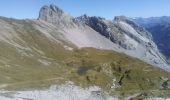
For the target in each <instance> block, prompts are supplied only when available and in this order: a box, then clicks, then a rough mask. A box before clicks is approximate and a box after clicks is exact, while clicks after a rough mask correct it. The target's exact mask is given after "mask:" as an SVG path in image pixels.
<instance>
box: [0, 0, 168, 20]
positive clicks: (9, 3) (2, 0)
mask: <svg viewBox="0 0 170 100" xmlns="http://www.w3.org/2000/svg"><path fill="white" fill-rule="evenodd" d="M49 4H55V5H56V6H58V7H59V8H61V9H63V10H64V11H66V12H68V13H70V14H71V15H72V16H74V17H76V16H80V15H83V14H87V15H89V16H101V17H105V18H106V19H113V18H114V16H120V15H124V16H127V17H145V18H146V17H159V16H170V0H0V16H4V17H12V18H17V19H26V18H29V19H36V18H37V17H38V14H39V10H40V8H41V7H42V6H43V5H49Z"/></svg>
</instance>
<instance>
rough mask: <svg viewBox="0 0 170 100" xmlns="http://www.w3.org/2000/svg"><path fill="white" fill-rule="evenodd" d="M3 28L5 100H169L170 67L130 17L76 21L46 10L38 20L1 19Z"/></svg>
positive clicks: (0, 79)
mask: <svg viewBox="0 0 170 100" xmlns="http://www.w3.org/2000/svg"><path fill="white" fill-rule="evenodd" d="M0 26H1V27H0V89H2V90H0V99H2V100H5V99H7V100H12V99H16V100H17V99H21V100H22V99H37V98H38V100H39V99H40V100H41V98H42V99H45V98H48V97H49V98H48V99H50V97H51V96H52V98H55V99H56V98H62V99H63V98H65V99H66V98H68V97H66V96H70V98H69V99H74V100H80V99H83V100H87V99H89V98H91V100H109V98H110V97H111V99H113V98H114V99H115V98H117V99H125V98H129V99H130V98H131V99H132V98H136V99H142V98H150V97H161V96H166V97H169V96H170V94H169V88H170V87H169V85H170V84H169V82H170V81H169V79H170V74H169V69H170V68H169V65H168V64H167V63H166V61H165V60H164V58H163V56H162V55H161V53H159V50H158V49H157V46H156V45H155V43H154V42H153V40H152V36H151V35H150V33H149V32H147V31H146V30H145V29H144V28H142V27H141V26H139V25H137V24H136V23H135V22H134V21H133V20H132V19H131V18H127V17H124V16H119V17H115V19H114V20H113V21H110V20H106V19H104V18H101V17H89V16H87V15H84V16H80V17H77V18H74V17H72V16H71V15H69V14H68V13H66V12H64V11H63V10H61V9H60V8H58V7H57V6H55V5H46V6H43V7H42V8H41V9H40V13H39V17H38V19H37V20H33V19H25V20H17V19H13V18H5V17H0ZM70 81H71V82H74V84H73V83H70ZM56 84H57V86H53V85H56ZM70 84H71V85H70ZM51 85H52V87H51V88H49V87H50V86H51ZM91 86H94V87H96V86H97V87H99V88H97V89H96V88H95V89H94V87H91ZM51 89H52V90H51ZM56 93H57V94H56ZM160 93H161V96H160V95H159V94H160ZM44 94H49V95H50V96H46V97H44ZM55 99H54V100H55ZM62 99H61V100H62Z"/></svg>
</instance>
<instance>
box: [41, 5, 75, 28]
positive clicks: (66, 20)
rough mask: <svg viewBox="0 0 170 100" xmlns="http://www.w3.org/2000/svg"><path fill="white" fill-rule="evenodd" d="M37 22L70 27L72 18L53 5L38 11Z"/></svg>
mask: <svg viewBox="0 0 170 100" xmlns="http://www.w3.org/2000/svg"><path fill="white" fill-rule="evenodd" d="M38 19H39V20H44V21H46V22H49V23H52V24H54V25H56V26H60V27H72V26H73V17H72V16H70V15H69V14H68V13H65V12H63V10H61V9H60V8H58V7H57V6H55V5H48V6H47V5H45V6H43V7H42V8H41V9H40V12H39V17H38Z"/></svg>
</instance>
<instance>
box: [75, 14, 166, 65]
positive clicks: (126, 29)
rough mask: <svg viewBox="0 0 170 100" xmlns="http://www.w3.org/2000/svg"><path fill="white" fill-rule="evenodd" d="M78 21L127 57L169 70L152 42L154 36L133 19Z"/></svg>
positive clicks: (79, 19) (81, 17)
mask: <svg viewBox="0 0 170 100" xmlns="http://www.w3.org/2000/svg"><path fill="white" fill-rule="evenodd" d="M76 21H78V22H81V23H84V24H85V25H88V26H89V27H91V28H92V29H94V30H95V31H97V32H99V34H101V35H103V36H104V37H106V38H107V39H109V40H110V41H112V42H113V43H114V44H116V45H118V46H119V49H120V50H121V51H122V52H124V53H126V54H127V55H130V56H133V57H137V58H139V59H141V60H143V61H145V62H147V63H150V64H153V65H156V66H164V67H165V68H168V65H166V61H165V60H164V57H163V56H162V54H160V53H159V50H158V49H157V46H156V45H155V43H154V42H153V40H152V35H151V34H150V33H149V32H148V31H147V30H145V29H144V28H143V27H140V26H139V25H137V24H136V23H135V22H133V20H132V19H130V18H127V17H124V16H118V17H115V19H114V20H113V21H109V20H106V19H104V18H101V17H88V16H87V15H84V16H80V17H78V18H76ZM120 50H118V51H120Z"/></svg>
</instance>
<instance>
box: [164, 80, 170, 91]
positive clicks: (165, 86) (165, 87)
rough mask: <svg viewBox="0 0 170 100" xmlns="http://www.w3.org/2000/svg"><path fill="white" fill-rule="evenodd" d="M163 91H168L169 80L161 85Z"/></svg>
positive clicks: (169, 87) (169, 86)
mask: <svg viewBox="0 0 170 100" xmlns="http://www.w3.org/2000/svg"><path fill="white" fill-rule="evenodd" d="M162 87H163V89H170V80H166V81H164V82H163V83H162Z"/></svg>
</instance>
